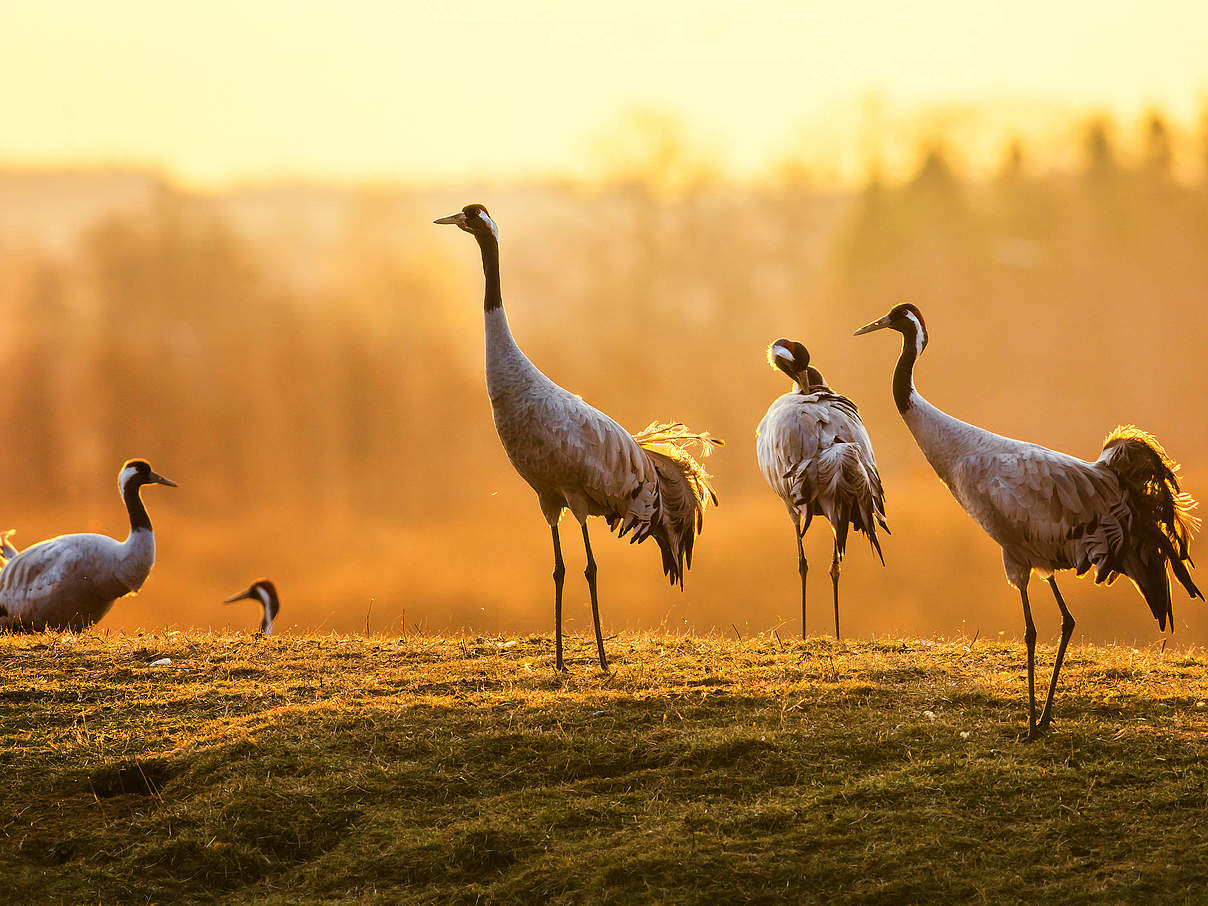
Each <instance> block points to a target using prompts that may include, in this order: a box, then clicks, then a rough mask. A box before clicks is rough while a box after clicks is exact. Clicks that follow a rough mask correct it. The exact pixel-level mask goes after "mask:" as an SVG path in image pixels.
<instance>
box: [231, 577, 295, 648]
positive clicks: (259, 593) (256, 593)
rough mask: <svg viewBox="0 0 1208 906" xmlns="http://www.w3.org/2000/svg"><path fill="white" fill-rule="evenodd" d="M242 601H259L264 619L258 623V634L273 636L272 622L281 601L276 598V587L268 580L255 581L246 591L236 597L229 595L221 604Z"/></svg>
mask: <svg viewBox="0 0 1208 906" xmlns="http://www.w3.org/2000/svg"><path fill="white" fill-rule="evenodd" d="M244 599H248V600H252V601H259V602H260V603H261V604H262V605H263V607H264V618H263V619H262V620H261V621H260V634H261V635H272V634H273V620H274V619H275V618H276V616H277V612H278V611H279V610H280V609H281V601H280V600H279V599H278V597H277V586H276V585H274V584H273V583H272V582H270V581H269V580H268V579H257V580H256V581H255V582H253V583H252V584H251V585H250V586H248V589H247V591H241V592H240V593H239V594H237V595H231V596H230V597H229V598H227V599H226V600H225V601H224V602H223V603H224V604H232V603H234V602H235V601H242V600H244Z"/></svg>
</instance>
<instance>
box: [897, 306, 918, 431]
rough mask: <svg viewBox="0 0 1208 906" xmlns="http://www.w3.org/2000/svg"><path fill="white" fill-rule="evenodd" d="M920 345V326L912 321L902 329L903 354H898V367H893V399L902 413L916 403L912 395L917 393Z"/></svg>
mask: <svg viewBox="0 0 1208 906" xmlns="http://www.w3.org/2000/svg"><path fill="white" fill-rule="evenodd" d="M920 345H921V344H920V342H919V333H918V328H917V327H915V326H914V325H913V323H911V324H910V325H909V326H907V327H905V328H904V329H903V330H902V354H901V355H899V356H898V364H897V367H895V368H894V369H893V401H894V403H896V404H897V407H898V412H899V413H901V414H905V413H906V411H907V410H908V409H910V407H911V406H913V405H914V401H913V399H912V397H914V396H915V395H916V393H917V391H916V390H915V389H914V363H915V360H916V359H917V358H918V357H919V346H920Z"/></svg>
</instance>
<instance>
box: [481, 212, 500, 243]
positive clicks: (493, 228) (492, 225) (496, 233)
mask: <svg viewBox="0 0 1208 906" xmlns="http://www.w3.org/2000/svg"><path fill="white" fill-rule="evenodd" d="M478 216H479V217H481V218H482V219H483V221H485V223H486V225H487V226H489V227H490V228H491V235H492V236H494V237H495V238H496V239H498V238H499V227H497V226H495V221H494V220H492V219H491V218H490V217H488V216H487V212H486V211H479V212H478Z"/></svg>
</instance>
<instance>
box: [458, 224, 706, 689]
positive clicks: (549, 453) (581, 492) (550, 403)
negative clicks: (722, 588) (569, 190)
mask: <svg viewBox="0 0 1208 906" xmlns="http://www.w3.org/2000/svg"><path fill="white" fill-rule="evenodd" d="M435 222H436V223H445V224H455V225H456V226H457V227H458V228H459V229H462V230H464V231H465V232H467V233H469V234H470V235H471V236H473V237H474V238H475V239H476V240H477V241H478V247H479V250H480V251H481V252H482V268H483V272H484V274H485V276H486V296H485V301H484V305H483V308H484V318H485V321H486V378H487V393H488V395H489V396H490V398H491V411H492V413H493V415H494V418H495V429H496V431H497V432H498V433H499V439H500V441H502V442H503V449H504V451H505V452H506V453H507V455H508V459H510V460H511V461H512V465H513V466H514V467H515V468H516V471H517V472H519V473H520V477H521V478H523V479H524V480H525V481H527V482H528V483H529V485H530V486H531V487H532V489H533V490H534V491H536V492H537V501H538V503H539V504H540V506H541V513H542V515H543V516H545V521H546V522H547V523H549V527H550V532H551V535H552V537H553V544H554V639H555V641H554V650H555V664H556V667H557V669H558V670H560V671H561V670H565V669H566V666H565V664H564V663H563V659H562V583H563V578H564V576H565V573H566V567H565V565H564V563H563V561H562V546H561V543H560V541H559V539H558V521H559V519H560V518H561V516H562V511H563V510H564V509H566V510H570V512H571V515H572V516H574V517H575V519H576V520H577V521H578V523H579V525H580V527H581V528H582V531H583V548H584V550H585V551H586V552H587V567H586V569H585V570H584V571H583V574H584V576H585V577H586V579H587V586H588V590H589V592H590V595H591V613H592V619H593V621H594V623H595V630H596V649H597V653H598V655H599V659H600V668H601V669H602V670H605V671H607V670H608V659H607V658H606V656H605V654H604V636H603V634H602V633H601V631H600V609H599V601H598V597H597V591H596V561H595V557H594V556H592V552H591V541H590V540H589V538H588V535H587V518H588V517H589V516H603V517H604V518H605V519H606V520H607V522H608V527H609V528H610V529H614V530H618V529H619V534H620V537H624V536H625V535H626V534H630V533H632V534H630V543H634V542H640V541H644V540H645V539H646V538H650V537H653V538H654V540H655V541H656V542H657V544H658V546H659V548H660V549H661V550H662V554H663V573H664V575H666V576H667V577H668V579H669V580H670V581H671V584H672V585H675V584H677V583H678V584H679V585H680V587H681V588H682V587H683V581H684V571H685V569H687V568H690V567H691V565H692V545H693V541H694V539H695V537H696V535H697V534H699V533H700V530H701V524H702V517H703V513H704V510H705V508H706V507H707V506H708V505H709V503H713V504H715V505H716V503H717V496H716V495H715V494H714V492H713V488H712V485H711V484H710V481H709V475H708V473H707V472H706V471H705V469H704V467H703V466H702V465H701V464H700V463H699V462H698V461H697V459H696V458H695V457H693V455H692V453H691V450H692V448H693V447H694V446H695V447H699V450H700V455H701V456H704V455H706V454H707V453H708V452H709V451H710V449H711V447H712V446H713V445H720V444H721V441H719V440H717V439H715V438H713V437H710V436H709V434H707V433H694V432H692V431H689V430H688V429H687V428H685V427H684V426H683V425H682V424H679V423H671V424H658V423H651V424H650V425H649V426H647V427H646V428H645V429H644V430H643V431H641V432H639V433H638V434H630V433H629V432H628V431H626V430H625V429H624V428H622V427H621V426H620V425H619V424H617V423H616V422H615V421H613V420H612V419H611V418H609V417H608V416H607V415H605V414H604V413H603V412H601V411H599V410H598V409H595V408H593V407H592V406H589V405H588V404H587V403H585V402H583V400H582V399H580V398H579V397H578V396H575V395H574V394H573V393H570V392H569V391H566V390H563V389H562V388H561V387H559V386H558V385H557V384H555V383H554V382H553V381H551V380H550V379H549V378H547V377H546V376H545V375H544V374H542V373H541V372H540V371H539V370H538V369H537V367H536V366H535V365H533V363H532V362H530V361H529V359H528V357H527V356H525V354H524V353H523V352H521V350H520V347H519V346H517V345H516V341H515V340H514V339H513V338H512V332H511V330H510V329H509V327H508V320H507V315H506V314H505V313H504V310H503V297H502V295H501V292H500V288H499V230H498V228H497V227H496V226H495V222H494V221H493V220H491V216H490V214H488V213H487V209H486V208H485V207H483V206H482V205H480V204H469V205H466V206H465V207H464V208H462V209H461V210H460V211H458V212H457V213H456V214H452V215H450V216H449V217H442V218H440V219H439V220H437V221H435Z"/></svg>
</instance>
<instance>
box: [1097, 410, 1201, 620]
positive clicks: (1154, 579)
mask: <svg viewBox="0 0 1208 906" xmlns="http://www.w3.org/2000/svg"><path fill="white" fill-rule="evenodd" d="M1099 461H1100V462H1101V463H1103V464H1104V465H1106V466H1107V467H1108V468H1109V469H1111V470H1112V472H1114V473H1115V474H1116V477H1117V478H1118V479H1119V481H1120V486H1121V487H1122V488H1123V489H1124V491H1125V493H1126V495H1127V498H1128V506H1129V509H1130V510H1131V515H1132V519H1131V520H1130V521H1131V525H1132V530H1133V531H1132V538H1131V543H1130V544H1129V545H1128V549H1127V551H1126V553H1125V558H1124V562H1122V563H1119V564H1112V566H1113V567H1114V568H1116V569H1118V571H1119V572H1122V573H1124V574H1125V575H1126V576H1128V577H1129V578H1130V579H1132V580H1133V581H1134V582H1135V583H1136V584H1137V587H1138V588H1139V589H1140V591H1141V594H1142V595H1144V596H1145V601H1146V603H1147V604H1149V608H1150V610H1152V611H1153V615H1154V617H1156V618H1157V620H1158V625H1159V626H1160V627H1161V628H1162V629H1165V628H1166V623H1167V621H1168V620H1169V621H1171V626H1172V627H1173V620H1174V614H1173V611H1172V609H1171V603H1170V582H1169V580H1168V579H1167V576H1166V566H1167V564H1169V565H1170V569H1171V571H1172V572H1173V573H1174V575H1175V578H1177V579H1178V580H1179V582H1180V583H1181V584H1182V586H1183V588H1185V589H1186V590H1187V594H1189V595H1190V596H1191V597H1193V598H1200V599H1201V600H1202V599H1203V597H1204V595H1203V593H1201V592H1200V590H1199V589H1198V588H1197V587H1196V585H1195V583H1194V582H1193V581H1192V580H1191V574H1190V573H1189V572H1188V571H1187V565H1186V564H1191V565H1193V566H1194V565H1195V564H1194V563H1193V562H1192V560H1191V554H1190V552H1189V549H1188V548H1189V545H1190V542H1191V537H1192V536H1193V535H1194V534H1195V532H1196V531H1198V529H1199V527H1200V520H1199V518H1198V517H1196V516H1195V515H1193V513H1192V510H1194V509H1195V507H1196V501H1195V499H1194V498H1193V497H1192V496H1191V495H1190V494H1188V493H1187V492H1186V491H1183V490H1181V489H1180V488H1179V482H1178V479H1177V478H1176V477H1175V476H1176V475H1177V473H1178V471H1179V465H1178V463H1176V462H1175V461H1174V460H1173V459H1171V458H1170V457H1169V456H1168V455H1167V454H1166V451H1165V450H1164V449H1163V448H1162V445H1161V444H1160V443H1158V439H1157V438H1156V437H1154V436H1153V435H1152V434H1149V433H1147V432H1145V431H1142V430H1141V429H1140V428H1138V427H1136V426H1135V425H1121V426H1120V427H1118V428H1116V429H1115V430H1114V431H1112V432H1111V433H1110V434H1109V435H1108V436H1107V439H1106V440H1105V441H1104V442H1103V453H1102V454H1101V455H1100V457H1099ZM1100 572H1101V573H1102V572H1103V570H1100ZM1104 579H1109V577H1108V576H1105V575H1100V576H1098V577H1097V581H1103V580H1104ZM1109 581H1110V579H1109Z"/></svg>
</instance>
